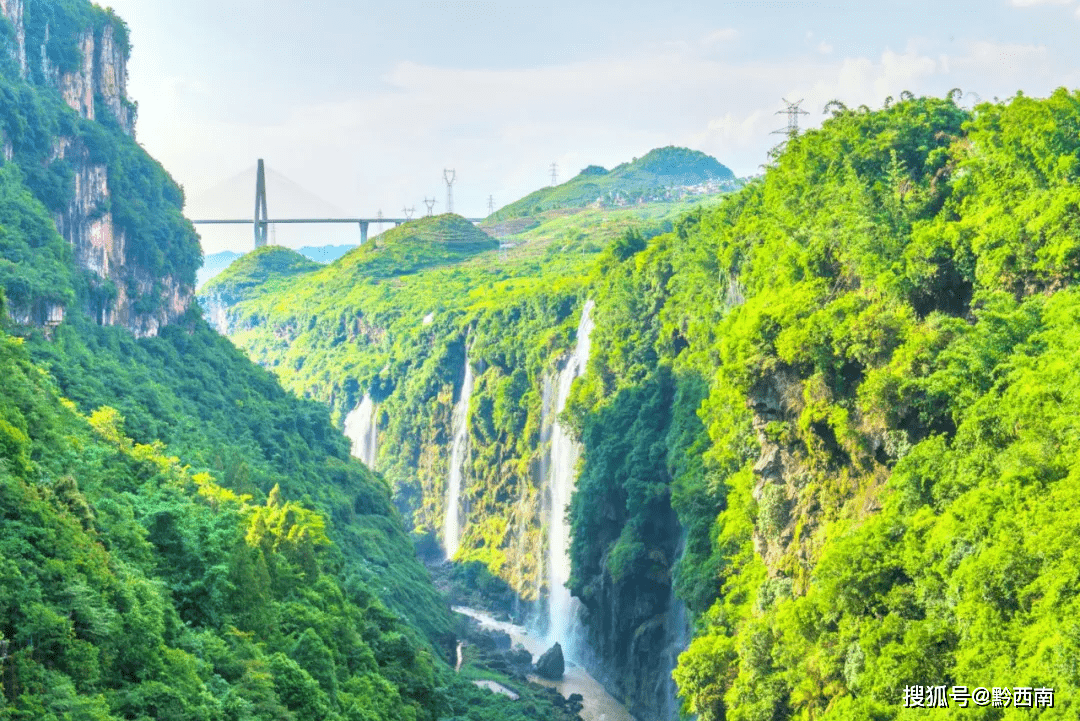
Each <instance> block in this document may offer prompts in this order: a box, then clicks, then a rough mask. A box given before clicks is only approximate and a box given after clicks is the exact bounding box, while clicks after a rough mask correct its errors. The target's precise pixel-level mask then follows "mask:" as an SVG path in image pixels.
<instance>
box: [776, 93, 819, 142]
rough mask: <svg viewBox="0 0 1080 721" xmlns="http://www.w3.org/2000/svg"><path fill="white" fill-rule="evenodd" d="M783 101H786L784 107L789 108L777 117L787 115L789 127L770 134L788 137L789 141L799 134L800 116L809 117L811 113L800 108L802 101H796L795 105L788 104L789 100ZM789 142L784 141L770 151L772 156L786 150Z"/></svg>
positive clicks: (784, 99)
mask: <svg viewBox="0 0 1080 721" xmlns="http://www.w3.org/2000/svg"><path fill="white" fill-rule="evenodd" d="M781 100H783V101H784V105H786V106H787V107H786V108H784V109H783V110H777V111H776V115H787V127H786V128H780V129H779V130H774V131H772V132H771V133H769V134H770V135H786V136H787V140H791V139H792V138H794V137H795V136H796V135H798V134H799V116H800V115H809V114H810V113H808V112H806V111H805V110H803V109H802V108H800V107H799V105H800V104H802V100H796V101H795V102H794V103H791V102H788V100H787V98H781ZM787 140H784V141H782V142H781V143H780V144H779V145H777V146H776V147H774V148H773V149H772V150H770V151H769V153H770V154H771V155H777V154H779V153H780V151H782V150H783V149H784V145H785V144H786V143H787Z"/></svg>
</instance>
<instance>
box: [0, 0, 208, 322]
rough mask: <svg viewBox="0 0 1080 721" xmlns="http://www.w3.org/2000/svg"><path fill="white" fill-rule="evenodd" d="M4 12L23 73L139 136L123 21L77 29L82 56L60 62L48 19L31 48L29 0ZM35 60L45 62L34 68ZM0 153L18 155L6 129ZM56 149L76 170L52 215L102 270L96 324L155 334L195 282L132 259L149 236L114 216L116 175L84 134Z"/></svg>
mask: <svg viewBox="0 0 1080 721" xmlns="http://www.w3.org/2000/svg"><path fill="white" fill-rule="evenodd" d="M0 12H2V13H3V16H4V17H5V18H6V19H7V20H8V21H9V22H10V23H11V25H12V27H13V28H14V34H13V35H9V39H8V41H7V43H6V44H7V46H8V48H7V49H8V53H9V54H10V55H11V57H12V58H13V59H14V60H16V62H17V64H18V68H19V73H20V75H21V78H22V80H24V81H26V82H28V83H36V84H38V85H39V86H40V84H41V83H42V81H43V82H44V84H45V85H46V86H50V87H51V88H53V89H55V91H57V92H58V93H59V94H60V97H61V98H63V100H64V102H65V103H66V104H67V105H68V107H70V108H71V109H72V110H74V111H75V112H76V113H78V115H79V116H80V117H81V118H83V119H85V120H88V121H99V122H100V121H102V120H104V118H103V117H99V116H100V115H101V114H102V113H107V114H109V115H111V116H112V118H113V119H115V121H116V124H117V125H118V126H119V128H120V132H121V133H123V134H124V135H126V136H127V137H128V138H134V134H135V106H134V104H133V103H132V102H131V101H129V100H128V98H127V53H128V50H127V47H126V40H125V39H124V35H123V33H125V32H126V30H125V29H124V27H123V25H122V23H120V22H119V21H118V20H117V19H116V18H115V17H113V16H111V15H109V16H107V17H106V18H105V22H103V23H99V24H96V25H95V26H94V27H87V28H84V29H82V30H81V31H79V32H78V35H77V37H75V38H72V39H71V42H73V44H74V48H75V49H76V50H77V56H78V62H77V63H73V64H70V63H69V65H71V67H69V68H67V69H61V68H60V67H59V66H58V64H57V63H56V62H54V61H53V60H52V59H51V58H50V54H49V43H50V32H51V30H50V27H49V25H48V24H47V23H46V25H45V30H44V37H43V38H39V39H40V40H41V42H40V46H39V47H30V48H28V47H27V43H28V38H27V24H28V20H27V17H26V8H25V0H0ZM39 27H40V26H39ZM37 63H40V65H38V66H37V67H34V65H35V64H37ZM39 71H40V72H39ZM112 132H114V133H115V130H113V131H112ZM126 142H129V143H130V142H131V141H126ZM0 152H2V154H3V158H4V159H5V161H9V160H12V158H13V157H14V156H15V152H14V149H13V147H12V143H11V141H10V140H9V139H8V138H6V137H4V136H3V135H2V133H0ZM51 155H52V157H51V158H50V159H49V162H57V161H65V162H66V163H67V165H68V166H69V167H70V168H71V170H72V175H73V177H72V181H73V189H72V193H71V195H70V200H69V201H68V203H67V207H65V208H62V209H61V210H59V211H57V212H55V213H54V219H55V222H56V227H57V230H59V232H60V234H61V235H62V236H63V237H64V238H65V239H66V240H67V241H68V242H70V243H71V245H72V247H73V249H74V256H75V259H76V261H77V262H78V263H79V264H80V265H81V266H82V267H84V268H86V269H87V270H88V271H90V272H91V273H93V274H94V275H95V276H97V279H96V281H95V282H93V283H92V285H94V286H96V288H97V291H98V292H96V293H94V294H92V298H91V299H90V301H89V304H90V308H89V309H88V310H89V311H90V314H91V315H92V316H93V317H94V318H95V319H96V320H97V321H98V322H99V323H102V324H106V325H121V326H124V327H126V328H128V329H130V330H131V331H132V332H133V333H134V334H135V335H136V336H138V337H146V336H154V335H157V333H158V331H159V330H160V329H161V328H162V326H164V325H166V324H168V323H169V322H171V321H173V320H175V319H176V318H177V317H178V316H180V315H181V314H182V313H184V312H185V311H186V309H187V307H188V306H189V305H190V303H191V301H192V299H193V297H194V288H193V287H191V286H190V285H189V284H187V283H184V282H182V281H181V280H179V279H177V278H176V277H173V276H170V275H165V276H162V275H161V274H160V273H159V272H158V273H154V272H150V271H149V270H148V269H146V268H142V267H140V266H139V265H138V264H137V263H134V262H132V260H131V258H132V256H133V255H135V256H138V254H132V253H131V252H129V251H131V250H132V248H130V247H129V244H130V243H131V242H144V243H145V242H152V241H151V239H149V238H141V239H138V240H137V241H133V239H131V238H129V237H127V234H126V233H125V232H124V230H123V229H122V228H120V227H119V226H118V224H117V223H116V222H115V221H114V217H113V213H112V210H111V202H110V201H111V197H112V185H113V183H112V182H111V181H112V180H113V179H111V178H110V177H109V169H108V166H107V165H106V164H105V163H104V162H101V161H100V160H98V161H95V160H94V158H93V154H92V153H91V152H90V150H89V149H88V148H87V147H86V145H85V144H84V143H83V142H82V141H80V140H78V139H77V138H73V137H67V136H60V137H57V138H55V139H54V141H53V149H52V154H51ZM99 155H100V154H99ZM147 299H151V300H152V302H147ZM63 312H64V309H63V308H59V309H47V310H46V312H45V315H46V316H48V318H45V317H42V313H41V312H30V311H28V312H27V313H23V315H24V316H25V318H23V320H29V322H44V323H46V324H51V323H52V322H55V319H56V318H60V319H61V320H62V318H63ZM13 317H14V316H13ZM35 318H36V319H37V321H35ZM49 319H53V320H52V321H50V320H49ZM16 320H19V317H16Z"/></svg>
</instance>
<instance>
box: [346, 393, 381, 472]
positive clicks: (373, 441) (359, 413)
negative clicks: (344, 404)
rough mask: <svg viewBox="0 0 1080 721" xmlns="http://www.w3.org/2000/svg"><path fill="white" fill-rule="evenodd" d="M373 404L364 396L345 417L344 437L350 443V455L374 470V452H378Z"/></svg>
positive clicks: (376, 426) (377, 429)
mask: <svg viewBox="0 0 1080 721" xmlns="http://www.w3.org/2000/svg"><path fill="white" fill-rule="evenodd" d="M376 410H377V409H376V408H375V402H374V401H372V400H371V396H369V395H368V394H367V393H365V394H364V399H363V400H362V401H360V405H358V406H357V407H356V408H353V409H352V410H351V411H349V415H347V416H345V437H346V438H348V439H349V440H350V441H352V455H353V457H354V458H359V459H360V460H361V461H363V462H364V465H365V466H367V467H368V468H370V469H372V470H375V451H377V450H378V439H379V427H378V418H377V417H376Z"/></svg>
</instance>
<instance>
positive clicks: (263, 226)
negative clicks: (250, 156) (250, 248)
mask: <svg viewBox="0 0 1080 721" xmlns="http://www.w3.org/2000/svg"><path fill="white" fill-rule="evenodd" d="M267 217H268V216H267V214H266V166H265V165H264V164H263V159H262V158H259V169H258V171H257V174H256V176H255V247H256V248H261V247H263V246H264V245H266V240H267V237H266V235H267V234H266V231H267V223H266V219H267Z"/></svg>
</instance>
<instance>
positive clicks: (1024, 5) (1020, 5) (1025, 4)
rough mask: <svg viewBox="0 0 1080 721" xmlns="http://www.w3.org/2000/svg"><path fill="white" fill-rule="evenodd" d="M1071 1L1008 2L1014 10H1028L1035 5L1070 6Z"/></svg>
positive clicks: (1033, 0) (1036, 0)
mask: <svg viewBox="0 0 1080 721" xmlns="http://www.w3.org/2000/svg"><path fill="white" fill-rule="evenodd" d="M1072 3H1073V0H1009V4H1010V5H1012V6H1013V7H1014V8H1029V7H1034V6H1036V5H1072Z"/></svg>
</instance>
